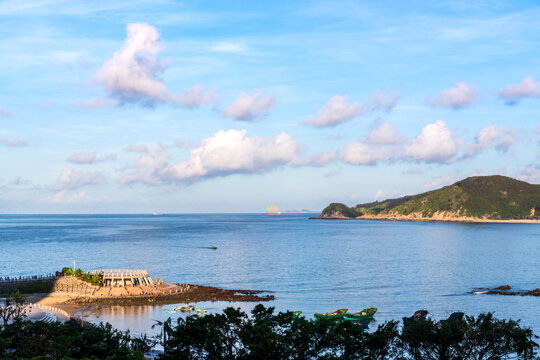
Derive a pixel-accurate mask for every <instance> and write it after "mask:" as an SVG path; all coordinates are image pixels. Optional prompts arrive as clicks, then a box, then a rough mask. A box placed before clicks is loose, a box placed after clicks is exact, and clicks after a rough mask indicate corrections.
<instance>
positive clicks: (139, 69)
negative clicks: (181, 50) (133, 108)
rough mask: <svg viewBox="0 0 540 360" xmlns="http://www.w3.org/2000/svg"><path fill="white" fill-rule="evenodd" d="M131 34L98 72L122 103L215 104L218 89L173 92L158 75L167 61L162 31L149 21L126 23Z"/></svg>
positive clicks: (187, 106) (105, 85) (196, 88)
mask: <svg viewBox="0 0 540 360" xmlns="http://www.w3.org/2000/svg"><path fill="white" fill-rule="evenodd" d="M126 31H127V38H126V41H125V42H124V45H123V47H122V48H121V49H120V50H119V51H117V52H115V53H114V55H113V58H112V59H110V60H108V61H107V62H105V64H104V65H103V67H102V68H101V70H100V71H99V72H98V74H97V75H96V79H97V81H98V82H100V83H101V84H102V85H103V87H104V88H105V90H107V91H108V92H109V93H110V94H111V95H112V96H114V97H115V98H117V99H118V100H119V101H120V102H121V103H141V104H143V105H148V106H152V105H154V104H155V103H169V104H174V105H178V106H182V107H186V108H192V107H197V106H201V105H214V104H215V103H216V97H217V91H216V90H210V91H209V92H206V93H205V92H204V91H203V89H202V87H201V86H195V87H193V88H192V89H190V90H188V91H186V92H185V93H183V94H180V95H178V94H175V93H173V92H171V91H170V90H169V89H168V88H167V86H166V85H165V83H164V82H163V81H162V80H161V79H159V78H158V75H160V74H161V73H163V71H164V70H165V68H166V66H167V64H166V63H165V62H162V61H161V60H159V58H158V55H159V52H160V51H161V49H162V45H161V43H160V39H159V33H158V31H157V30H156V28H155V27H153V26H151V25H148V24H146V23H132V24H128V25H127V26H126Z"/></svg>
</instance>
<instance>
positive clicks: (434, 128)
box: [403, 120, 463, 163]
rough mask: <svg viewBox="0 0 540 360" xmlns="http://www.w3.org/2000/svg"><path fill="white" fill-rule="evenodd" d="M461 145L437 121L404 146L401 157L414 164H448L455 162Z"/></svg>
mask: <svg viewBox="0 0 540 360" xmlns="http://www.w3.org/2000/svg"><path fill="white" fill-rule="evenodd" d="M462 143H463V141H462V140H461V139H456V138H455V137H454V135H453V134H452V132H451V131H450V130H449V129H448V128H446V126H445V124H444V122H443V121H441V120H438V121H436V122H435V123H433V124H428V125H426V126H425V127H424V128H423V129H422V133H421V134H420V135H418V136H417V137H416V138H414V139H413V140H412V141H411V143H410V144H408V145H405V149H404V153H403V157H404V158H405V159H406V160H409V161H416V162H426V163H450V162H452V161H454V160H455V157H456V154H457V152H458V150H459V148H460V146H461V145H462Z"/></svg>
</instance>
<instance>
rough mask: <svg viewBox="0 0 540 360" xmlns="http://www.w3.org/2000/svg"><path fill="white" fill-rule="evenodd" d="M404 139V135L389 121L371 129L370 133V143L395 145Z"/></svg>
mask: <svg viewBox="0 0 540 360" xmlns="http://www.w3.org/2000/svg"><path fill="white" fill-rule="evenodd" d="M402 141H403V136H401V135H400V134H399V132H398V131H397V129H396V128H395V127H394V126H393V125H392V124H390V123H388V122H385V121H384V122H381V123H380V124H378V125H376V126H375V127H373V128H372V129H371V131H370V132H369V135H368V142H369V143H370V144H378V145H394V144H398V143H400V142H402Z"/></svg>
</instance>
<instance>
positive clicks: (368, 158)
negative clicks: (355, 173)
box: [343, 141, 389, 165]
mask: <svg viewBox="0 0 540 360" xmlns="http://www.w3.org/2000/svg"><path fill="white" fill-rule="evenodd" d="M388 153H389V151H388V150H387V149H383V148H381V147H376V146H369V145H367V144H364V143H361V142H356V141H354V142H351V143H349V144H348V145H347V147H346V149H345V153H344V154H343V161H345V162H346V163H348V164H353V165H374V164H376V163H377V162H378V161H380V160H384V159H385V158H386V157H387V156H388Z"/></svg>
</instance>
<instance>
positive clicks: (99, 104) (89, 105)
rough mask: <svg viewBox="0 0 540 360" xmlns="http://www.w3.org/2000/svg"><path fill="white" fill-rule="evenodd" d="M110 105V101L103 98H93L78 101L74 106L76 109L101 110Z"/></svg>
mask: <svg viewBox="0 0 540 360" xmlns="http://www.w3.org/2000/svg"><path fill="white" fill-rule="evenodd" d="M109 105H111V103H110V101H109V100H107V99H104V98H94V99H90V100H86V101H79V102H78V103H76V104H75V107H76V108H77V109H85V110H89V109H101V108H104V107H107V106H109Z"/></svg>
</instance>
